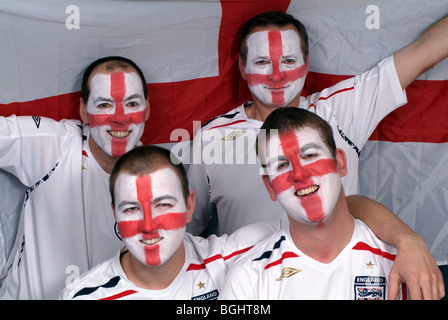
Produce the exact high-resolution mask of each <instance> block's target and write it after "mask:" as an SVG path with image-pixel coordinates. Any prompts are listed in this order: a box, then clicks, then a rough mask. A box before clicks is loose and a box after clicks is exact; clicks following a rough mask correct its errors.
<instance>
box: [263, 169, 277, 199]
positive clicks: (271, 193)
mask: <svg viewBox="0 0 448 320" xmlns="http://www.w3.org/2000/svg"><path fill="white" fill-rule="evenodd" d="M261 178H262V179H263V183H264V186H265V187H266V190H268V193H269V196H270V198H271V200H272V201H277V195H276V194H275V192H274V190H272V186H271V182H270V181H269V177H268V176H267V175H265V174H263V175H262V176H261Z"/></svg>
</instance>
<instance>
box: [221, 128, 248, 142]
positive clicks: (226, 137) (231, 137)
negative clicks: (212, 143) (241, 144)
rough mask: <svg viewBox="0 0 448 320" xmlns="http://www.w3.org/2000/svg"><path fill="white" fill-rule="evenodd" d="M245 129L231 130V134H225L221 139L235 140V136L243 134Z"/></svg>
mask: <svg viewBox="0 0 448 320" xmlns="http://www.w3.org/2000/svg"><path fill="white" fill-rule="evenodd" d="M245 133H246V131H243V130H239V131H233V132H232V133H231V134H228V135H226V136H225V137H224V138H221V140H224V141H226V140H236V139H237V138H239V137H241V136H242V135H243V134H245Z"/></svg>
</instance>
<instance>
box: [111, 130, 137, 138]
mask: <svg viewBox="0 0 448 320" xmlns="http://www.w3.org/2000/svg"><path fill="white" fill-rule="evenodd" d="M108 132H109V134H110V135H111V136H112V137H115V138H126V137H127V136H128V135H129V133H131V132H130V131H112V130H109V131H108Z"/></svg>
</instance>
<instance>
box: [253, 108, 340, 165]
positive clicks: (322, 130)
mask: <svg viewBox="0 0 448 320" xmlns="http://www.w3.org/2000/svg"><path fill="white" fill-rule="evenodd" d="M304 127H311V128H314V129H316V130H317V131H319V134H320V136H321V138H322V140H323V141H324V142H325V144H326V145H327V146H328V148H329V149H330V151H331V155H332V157H333V159H336V143H335V141H334V136H333V130H332V128H331V127H330V125H329V124H328V123H327V121H325V120H324V119H322V118H321V117H319V116H318V115H317V114H315V113H314V112H311V111H308V110H305V109H302V108H296V107H284V108H278V109H276V110H274V111H272V112H271V114H269V116H268V117H267V118H266V120H265V121H264V123H263V125H262V126H261V128H260V132H263V135H265V137H266V138H265V141H268V140H269V137H270V134H271V130H272V129H276V130H277V131H276V132H277V133H278V134H279V135H280V134H284V133H287V132H289V131H291V130H295V129H300V128H304ZM259 138H260V133H259V134H258V136H257V141H256V145H255V147H256V151H257V155H258V140H259ZM263 138H264V137H263ZM260 139H261V138H260ZM262 142H263V141H262Z"/></svg>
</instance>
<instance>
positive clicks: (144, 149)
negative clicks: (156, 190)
mask: <svg viewBox="0 0 448 320" xmlns="http://www.w3.org/2000/svg"><path fill="white" fill-rule="evenodd" d="M171 159H174V160H177V158H176V156H175V155H174V154H173V153H172V152H171V151H170V150H168V149H165V148H162V147H158V146H152V145H146V146H140V147H136V148H134V149H132V150H130V151H129V152H127V153H125V154H124V155H122V156H121V157H120V158H119V159H118V160H117V162H116V163H115V165H114V168H113V169H112V172H111V174H110V177H109V191H110V195H111V197H112V205H114V206H115V195H114V192H115V183H116V182H117V178H118V176H119V175H120V174H121V173H129V174H131V175H134V176H144V175H147V174H150V173H152V172H154V171H156V170H159V169H162V168H166V167H169V168H172V169H173V170H174V172H176V174H177V176H178V177H179V179H180V181H181V184H182V193H183V195H184V199H185V201H187V198H188V191H189V189H188V179H187V173H186V171H185V168H184V166H183V164H182V163H181V162H180V161H178V160H177V161H175V163H177V164H174V163H173V162H172V161H171Z"/></svg>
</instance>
